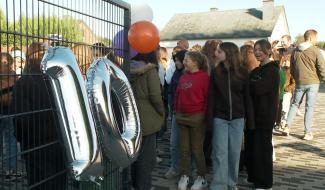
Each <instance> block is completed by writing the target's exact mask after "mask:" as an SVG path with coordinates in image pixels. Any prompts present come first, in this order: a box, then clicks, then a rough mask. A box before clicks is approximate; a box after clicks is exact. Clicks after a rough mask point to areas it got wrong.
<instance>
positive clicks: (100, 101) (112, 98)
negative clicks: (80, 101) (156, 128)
mask: <svg viewBox="0 0 325 190" xmlns="http://www.w3.org/2000/svg"><path fill="white" fill-rule="evenodd" d="M87 91H88V97H89V101H90V104H91V109H92V112H93V116H94V119H95V124H96V126H97V127H98V129H97V130H98V135H99V141H100V142H101V148H102V152H103V155H104V156H105V157H107V158H109V159H110V160H112V161H113V162H114V163H115V164H117V165H118V166H120V167H127V166H128V165H130V164H131V163H132V162H133V161H135V160H136V158H137V154H138V151H139V148H140V144H141V137H142V136H141V129H140V119H139V114H138V109H137V106H136V103H135V99H134V95H133V91H132V89H131V85H130V83H129V81H128V79H127V77H126V76H125V74H124V73H123V71H122V70H121V69H120V68H118V67H117V66H115V65H114V64H113V63H112V62H111V61H109V60H108V59H106V58H101V59H97V60H95V61H94V62H93V63H92V65H91V66H90V67H89V69H88V71H87ZM120 131H121V132H120Z"/></svg>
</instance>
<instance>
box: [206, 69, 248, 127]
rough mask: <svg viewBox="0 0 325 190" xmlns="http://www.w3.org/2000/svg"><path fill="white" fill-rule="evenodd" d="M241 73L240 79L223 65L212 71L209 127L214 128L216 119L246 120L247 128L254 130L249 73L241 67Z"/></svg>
mask: <svg viewBox="0 0 325 190" xmlns="http://www.w3.org/2000/svg"><path fill="white" fill-rule="evenodd" d="M239 72H240V74H241V76H240V78H238V77H235V73H234V70H233V69H230V71H228V70H227V69H226V68H225V67H224V65H223V64H222V63H221V64H219V65H218V66H217V67H216V68H215V69H214V70H212V71H211V76H210V85H209V87H210V89H209V98H208V120H209V125H211V126H212V122H213V118H214V117H218V118H221V119H224V120H233V119H238V118H245V120H246V126H247V127H249V128H254V118H253V110H252V101H251V97H250V94H249V80H248V79H249V75H248V71H247V70H246V69H245V68H242V67H241V68H240V69H239Z"/></svg>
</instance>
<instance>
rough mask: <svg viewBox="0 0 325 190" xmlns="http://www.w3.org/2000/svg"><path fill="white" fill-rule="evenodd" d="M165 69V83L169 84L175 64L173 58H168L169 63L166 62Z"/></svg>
mask: <svg viewBox="0 0 325 190" xmlns="http://www.w3.org/2000/svg"><path fill="white" fill-rule="evenodd" d="M167 65H168V66H167V70H166V75H165V80H166V82H167V84H170V81H171V80H172V77H173V74H174V72H175V70H176V65H175V62H174V60H173V59H172V58H171V59H170V60H169V64H167Z"/></svg>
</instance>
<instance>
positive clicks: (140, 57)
mask: <svg viewBox="0 0 325 190" xmlns="http://www.w3.org/2000/svg"><path fill="white" fill-rule="evenodd" d="M131 60H134V61H144V62H145V63H146V64H148V63H152V64H155V65H158V58H157V54H156V50H155V51H152V52H150V53H147V54H142V53H138V54H137V55H136V56H134V57H133V58H132V59H131Z"/></svg>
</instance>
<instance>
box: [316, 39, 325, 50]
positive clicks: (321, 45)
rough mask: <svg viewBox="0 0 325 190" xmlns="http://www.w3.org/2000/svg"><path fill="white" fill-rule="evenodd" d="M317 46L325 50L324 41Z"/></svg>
mask: <svg viewBox="0 0 325 190" xmlns="http://www.w3.org/2000/svg"><path fill="white" fill-rule="evenodd" d="M317 46H318V47H319V48H322V49H325V42H324V41H321V42H318V43H317Z"/></svg>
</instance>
